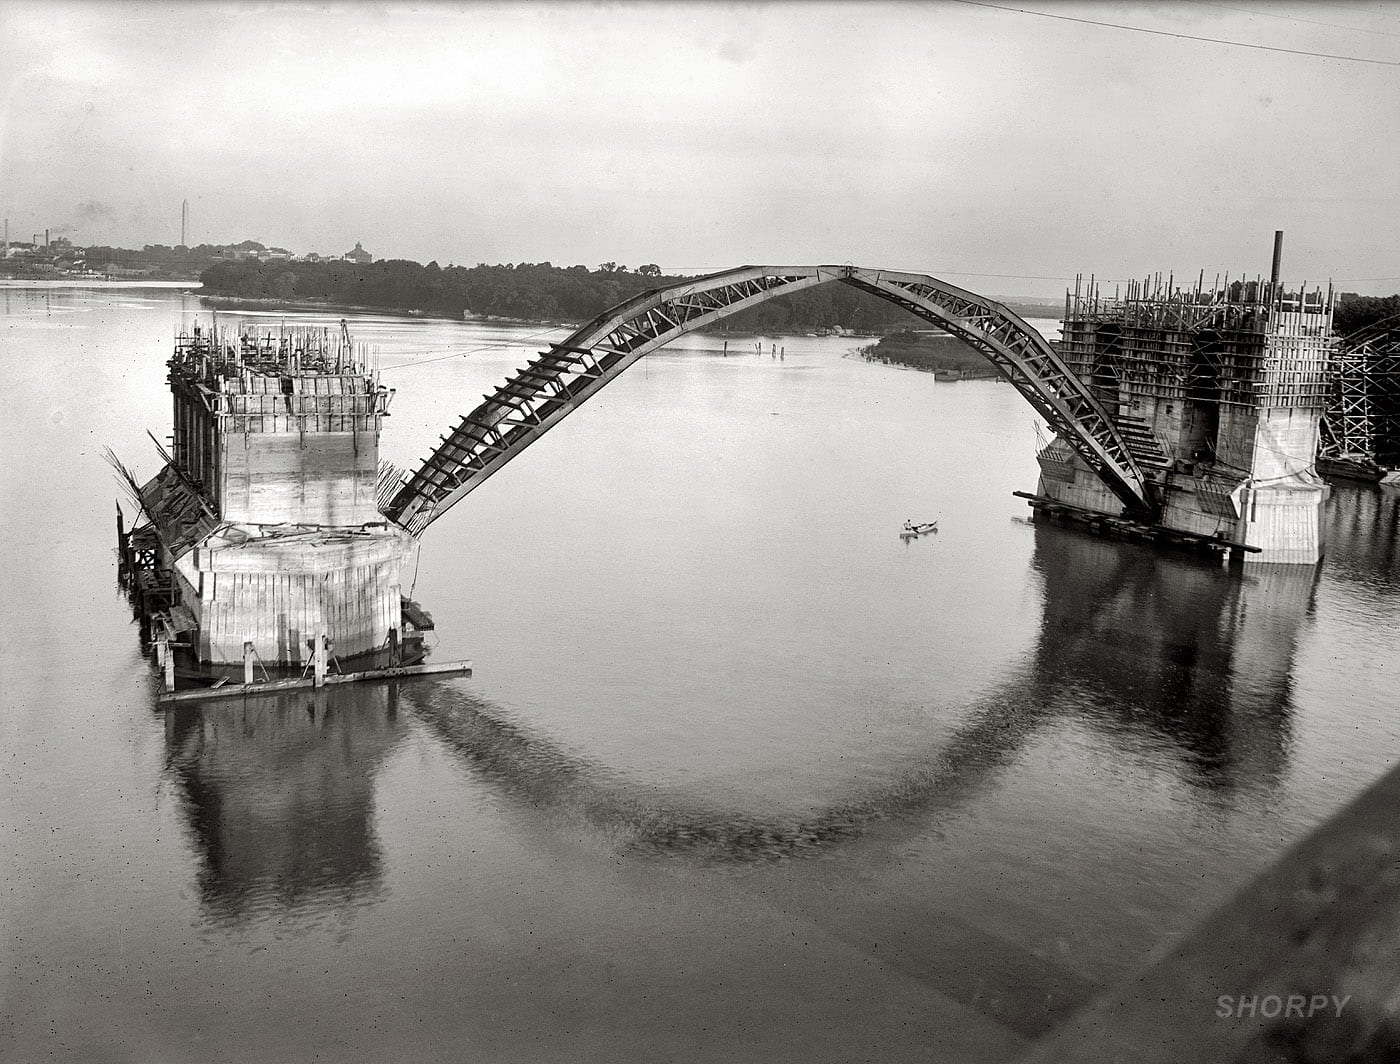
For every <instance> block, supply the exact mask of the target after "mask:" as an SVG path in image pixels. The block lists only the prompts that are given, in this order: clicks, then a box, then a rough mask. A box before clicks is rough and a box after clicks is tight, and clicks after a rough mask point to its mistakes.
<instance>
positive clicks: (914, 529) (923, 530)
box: [899, 521, 938, 539]
mask: <svg viewBox="0 0 1400 1064" xmlns="http://www.w3.org/2000/svg"><path fill="white" fill-rule="evenodd" d="M937 532H938V522H937V521H925V522H924V523H923V524H919V525H916V524H914V523H913V522H912V521H905V522H904V527H903V528H902V529H900V532H899V538H900V539H918V538H919V537H920V536H927V535H929V534H930V533H935V534H936V533H937Z"/></svg>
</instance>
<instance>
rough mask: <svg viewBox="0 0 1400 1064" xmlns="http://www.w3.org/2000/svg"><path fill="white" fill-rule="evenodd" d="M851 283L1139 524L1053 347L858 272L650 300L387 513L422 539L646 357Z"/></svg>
mask: <svg viewBox="0 0 1400 1064" xmlns="http://www.w3.org/2000/svg"><path fill="white" fill-rule="evenodd" d="M826 281H843V282H845V283H847V284H851V285H853V286H855V287H857V288H860V289H863V290H865V291H868V292H872V293H874V294H876V295H878V296H881V297H883V298H885V299H888V300H890V301H892V302H894V303H897V304H899V305H900V306H902V307H904V308H906V309H907V310H910V311H911V312H913V313H914V314H916V315H918V316H919V317H921V318H923V319H924V320H925V321H929V322H931V323H933V324H935V325H937V326H939V327H940V328H942V329H945V330H947V331H948V332H951V333H953V334H954V335H956V336H958V337H959V338H960V339H962V340H963V341H964V342H965V343H967V344H969V345H970V346H971V347H973V348H974V349H975V350H977V351H978V352H979V353H981V354H982V355H983V356H984V357H986V358H987V359H988V360H989V361H990V362H991V363H992V364H993V365H994V366H996V368H997V370H998V371H999V372H1000V373H1001V374H1002V375H1003V376H1005V377H1006V378H1007V379H1008V380H1010V381H1011V383H1012V384H1013V385H1014V386H1015V387H1016V389H1017V390H1018V391H1019V392H1020V393H1021V394H1022V395H1023V396H1025V397H1026V399H1027V400H1028V401H1029V402H1030V403H1031V405H1032V406H1033V407H1035V409H1036V411H1037V412H1039V413H1040V415H1041V416H1042V417H1044V418H1045V420H1046V421H1047V422H1048V423H1049V424H1050V426H1051V428H1053V429H1054V431H1055V432H1056V433H1057V434H1058V435H1060V436H1061V437H1062V438H1064V439H1065V440H1067V441H1068V442H1069V443H1070V444H1071V445H1073V446H1074V448H1075V450H1076V451H1077V452H1078V453H1079V455H1080V457H1081V458H1083V459H1084V461H1085V462H1086V463H1087V464H1088V465H1089V468H1090V469H1092V470H1093V471H1094V472H1095V473H1096V474H1097V475H1098V476H1099V477H1100V479H1102V480H1103V482H1104V483H1105V484H1106V485H1108V487H1109V488H1110V489H1111V490H1112V491H1113V492H1114V494H1115V495H1117V496H1118V498H1119V499H1121V500H1122V501H1123V503H1124V505H1125V506H1126V507H1127V508H1128V509H1129V510H1130V511H1133V512H1134V513H1138V514H1149V515H1150V514H1151V513H1152V512H1153V509H1154V504H1153V496H1152V493H1151V487H1150V486H1149V484H1148V482H1147V481H1146V479H1145V478H1144V477H1143V475H1142V473H1141V472H1140V470H1139V469H1138V467H1137V465H1136V464H1135V463H1134V461H1133V458H1132V455H1131V454H1129V452H1128V448H1127V445H1126V444H1125V443H1124V441H1123V438H1122V436H1121V435H1120V434H1119V433H1118V431H1117V429H1116V428H1115V427H1114V425H1113V422H1112V421H1111V420H1110V419H1109V417H1108V415H1107V413H1106V412H1105V411H1104V410H1103V408H1102V407H1101V406H1100V405H1099V403H1098V402H1097V401H1096V400H1095V399H1094V398H1093V397H1092V396H1091V395H1090V393H1089V391H1088V389H1087V387H1085V385H1084V384H1083V383H1082V382H1080V380H1079V379H1078V378H1077V377H1076V376H1075V375H1074V374H1073V373H1072V372H1071V371H1070V370H1069V369H1068V368H1067V367H1066V366H1065V364H1064V363H1063V362H1062V361H1061V360H1060V358H1059V357H1058V356H1057V355H1056V354H1055V352H1054V350H1053V349H1052V348H1051V347H1050V345H1049V344H1048V343H1047V342H1046V341H1045V340H1044V339H1043V338H1042V337H1041V336H1040V334H1039V333H1037V332H1035V330H1034V329H1032V328H1031V327H1030V326H1029V325H1027V324H1026V323H1025V322H1024V321H1022V320H1021V319H1020V318H1018V317H1016V315H1014V314H1012V313H1011V312H1010V311H1009V310H1007V309H1006V308H1005V307H1003V306H1001V305H1000V304H999V303H995V302H993V301H991V300H988V299H983V298H982V297H981V296H978V295H976V294H974V293H972V292H966V291H963V290H962V289H959V288H954V287H953V286H951V285H945V284H944V283H943V282H941V281H938V280H936V279H935V278H932V277H927V276H924V275H922V274H901V273H890V272H886V271H878V270H867V269H862V268H859V267H853V266H795V267H764V266H744V267H740V268H739V269H736V270H729V271H726V272H724V273H717V274H712V275H711V276H709V277H702V278H698V279H696V280H692V281H684V282H682V283H680V284H677V285H672V286H670V287H667V288H661V289H654V290H652V291H649V292H644V293H642V294H641V295H639V296H636V297H634V298H632V299H630V300H628V301H627V302H625V303H622V304H619V305H618V306H616V307H614V308H613V309H611V310H609V311H607V312H606V313H604V314H602V315H600V316H599V317H597V318H595V319H594V320H593V321H591V322H589V323H588V324H587V325H584V326H583V327H582V328H580V329H578V330H576V331H575V332H574V333H573V334H572V335H571V336H569V337H568V338H567V339H565V340H563V341H562V342H560V343H557V344H551V345H550V346H549V349H548V350H546V351H544V352H542V353H541V354H540V355H539V357H538V358H536V359H535V361H533V362H531V363H530V364H529V365H528V366H525V367H524V368H522V369H520V370H517V371H516V373H515V375H514V376H513V377H511V378H510V379H508V380H507V381H506V382H505V383H504V384H502V385H500V386H499V387H498V388H497V389H496V390H495V391H494V392H493V393H492V394H490V395H487V396H485V397H483V401H482V403H481V404H480V405H479V406H477V408H476V409H475V410H473V411H472V412H471V413H470V414H467V415H466V416H465V417H463V418H462V421H461V423H460V424H459V425H458V426H457V427H456V428H455V429H453V430H452V431H451V432H450V433H448V434H447V435H446V436H444V437H443V438H442V440H441V442H440V443H439V445H438V447H437V449H436V450H434V451H433V453H432V454H431V455H429V456H428V458H427V459H426V460H425V461H424V463H423V464H422V466H420V467H419V468H418V470H417V471H416V472H415V473H413V475H412V476H411V477H409V478H408V479H407V480H406V481H403V482H402V483H401V484H400V485H399V486H398V487H397V489H396V490H394V491H393V494H392V496H391V497H390V499H389V502H388V505H387V506H386V507H385V509H384V513H385V515H386V516H387V517H389V518H390V519H392V520H394V521H396V522H397V523H399V524H400V525H402V526H403V527H404V528H406V529H407V530H408V531H409V532H412V533H413V534H414V535H418V534H420V533H422V531H423V530H424V529H425V528H427V527H428V525H429V524H431V523H432V522H433V521H435V520H436V519H437V518H439V517H441V516H442V515H443V514H444V513H446V512H447V510H448V509H449V508H450V507H451V506H453V505H454V504H456V503H457V502H458V501H459V500H461V499H462V498H463V497H465V496H466V495H467V494H468V493H470V492H471V491H473V490H474V489H475V488H476V487H478V486H479V485H480V484H482V483H483V482H484V481H485V480H486V479H487V478H489V477H490V476H491V475H492V474H493V473H495V472H496V471H497V470H499V469H500V468H501V467H502V466H504V465H505V464H506V463H507V462H509V461H510V460H511V459H512V458H514V457H515V456H516V455H517V454H519V453H520V452H521V451H523V450H524V449H525V448H526V447H528V446H529V445H530V444H532V443H534V442H535V440H537V439H539V438H540V437H541V436H543V435H544V434H545V433H546V432H548V431H549V430H550V429H551V428H553V427H554V426H555V425H556V424H558V423H559V422H560V421H561V420H563V419H564V418H565V417H566V416H568V414H569V413H571V412H572V411H573V410H574V409H576V408H577V407H578V406H579V405H581V404H582V403H584V402H586V401H587V400H588V399H591V398H592V397H593V396H594V395H596V394H597V393H598V392H599V391H600V390H601V389H602V388H603V387H604V386H605V385H607V384H608V383H610V382H611V381H613V380H615V379H616V378H617V377H618V376H619V375H620V374H621V373H622V372H623V371H624V370H626V369H627V368H628V367H629V366H632V365H633V364H635V363H636V362H637V361H638V360H639V359H641V358H642V357H643V356H645V355H647V354H649V353H650V352H652V351H655V350H656V349H657V348H659V347H662V346H664V345H665V344H667V343H669V342H671V341H672V340H674V339H676V338H677V337H679V336H681V335H683V334H685V333H687V332H690V331H692V330H694V329H698V328H701V327H703V326H706V325H709V324H711V323H712V322H715V321H718V320H719V319H721V318H724V317H727V316H728V315H730V314H734V313H736V312H738V311H740V310H743V309H745V308H746V307H751V306H754V305H756V304H758V303H761V302H763V301H764V300H767V299H771V298H772V297H773V296H776V295H781V294H783V293H785V292H796V291H799V290H801V289H803V288H810V287H811V286H813V285H816V284H822V283H824V282H826Z"/></svg>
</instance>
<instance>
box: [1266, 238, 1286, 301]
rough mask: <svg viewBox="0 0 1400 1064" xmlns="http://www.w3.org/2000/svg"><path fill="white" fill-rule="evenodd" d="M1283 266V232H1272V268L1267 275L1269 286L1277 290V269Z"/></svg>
mask: <svg viewBox="0 0 1400 1064" xmlns="http://www.w3.org/2000/svg"><path fill="white" fill-rule="evenodd" d="M1282 265H1283V230H1282V229H1275V230H1274V268H1273V270H1271V271H1270V273H1269V284H1270V285H1271V286H1272V287H1273V288H1278V272H1279V267H1280V266H1282Z"/></svg>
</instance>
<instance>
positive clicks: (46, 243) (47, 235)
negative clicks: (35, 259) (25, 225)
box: [44, 229, 49, 247]
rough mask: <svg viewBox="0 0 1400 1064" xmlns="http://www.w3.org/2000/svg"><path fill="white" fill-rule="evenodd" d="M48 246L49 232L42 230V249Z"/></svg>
mask: <svg viewBox="0 0 1400 1064" xmlns="http://www.w3.org/2000/svg"><path fill="white" fill-rule="evenodd" d="M48 246H49V231H48V230H47V229H45V230H44V247H48Z"/></svg>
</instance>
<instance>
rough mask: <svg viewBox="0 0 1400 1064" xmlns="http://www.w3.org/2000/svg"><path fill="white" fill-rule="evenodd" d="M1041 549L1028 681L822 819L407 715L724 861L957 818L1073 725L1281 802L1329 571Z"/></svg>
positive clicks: (497, 719) (1214, 785) (590, 807)
mask: <svg viewBox="0 0 1400 1064" xmlns="http://www.w3.org/2000/svg"><path fill="white" fill-rule="evenodd" d="M1036 535H1037V539H1036V557H1035V565H1036V567H1037V569H1038V570H1039V571H1040V572H1041V574H1042V586H1043V589H1044V595H1045V600H1044V620H1043V623H1042V627H1041V635H1040V640H1039V644H1038V646H1037V648H1036V651H1035V653H1034V655H1033V656H1032V658H1031V660H1030V663H1029V665H1028V666H1027V668H1026V669H1024V670H1022V671H1019V672H1017V673H1015V674H1013V675H1012V676H1010V677H1008V679H1007V680H1006V681H1005V682H1004V683H1003V684H1002V685H1001V686H1000V687H999V688H998V689H997V690H996V691H995V692H994V693H993V694H992V695H991V696H989V697H987V698H985V699H982V700H981V701H980V702H979V703H977V704H976V705H975V706H973V707H972V708H971V710H970V711H969V712H968V713H967V715H966V722H965V723H964V724H963V725H962V726H961V727H960V728H959V729H957V730H956V731H955V733H954V734H953V736H952V737H951V739H950V740H949V741H947V742H946V743H944V744H942V745H941V746H940V747H939V748H938V749H937V750H935V751H931V752H930V753H928V754H927V755H926V756H925V757H924V758H923V759H922V760H921V761H920V763H918V764H917V765H915V766H914V767H913V768H911V769H910V770H908V771H907V772H905V773H904V774H903V775H902V776H900V777H898V778H896V779H895V780H893V781H891V782H889V783H887V784H883V785H880V786H878V787H874V788H866V789H861V788H859V786H857V787H856V789H855V790H854V791H853V793H852V794H851V795H850V796H849V797H847V798H845V799H842V800H838V801H835V802H833V803H831V804H830V805H828V806H827V807H826V808H824V809H821V810H819V811H817V812H816V813H815V814H813V815H809V816H792V817H782V816H773V815H770V814H766V813H754V812H749V811H743V810H726V809H721V808H717V807H712V806H708V805H706V804H704V803H702V802H698V801H695V800H691V799H685V798H681V797H680V796H678V795H675V794H669V793H666V792H664V791H661V790H657V789H654V788H650V787H647V786H643V785H640V784H637V783H635V782H633V781H629V780H626V779H623V778H620V777H619V776H617V775H616V774H615V773H613V772H610V771H609V770H607V769H606V768H605V767H604V766H602V765H600V764H598V763H596V762H593V761H590V760H588V759H586V758H582V757H578V756H577V755H575V754H573V753H571V752H569V751H567V750H564V749H562V748H560V747H558V746H556V745H554V744H553V743H551V742H550V741H549V740H548V739H545V738H543V737H540V736H537V735H533V734H531V733H530V732H529V731H528V730H527V729H526V728H524V727H521V726H519V725H516V724H514V723H511V722H509V721H506V720H503V719H502V718H501V716H500V713H499V711H498V710H497V709H496V708H495V707H494V706H491V705H490V704H488V703H485V702H482V701H480V700H478V699H476V698H474V697H473V696H471V695H469V694H467V693H466V692H465V691H464V690H461V689H459V688H458V687H456V686H454V685H452V684H451V683H449V682H441V683H435V684H422V685H416V686H415V687H413V688H412V689H405V692H404V698H405V706H406V707H408V708H411V709H412V710H413V711H414V713H415V715H417V716H418V717H420V718H421V719H423V720H425V721H426V722H427V723H429V724H430V725H431V726H432V727H433V729H434V730H435V731H437V732H438V734H439V735H440V736H442V738H443V739H444V740H446V741H447V742H448V743H449V744H450V745H451V746H452V747H453V748H454V749H455V750H456V751H457V752H458V753H459V754H460V755H461V756H462V757H463V758H464V759H465V760H466V761H467V762H468V763H469V764H470V765H471V766H472V768H473V769H474V770H475V771H476V772H478V773H480V774H481V775H483V776H485V777H486V778H488V779H489V780H491V781H492V783H493V784H494V785H496V786H498V787H499V788H501V789H502V790H503V791H505V792H507V793H509V794H512V795H514V796H515V797H516V798H518V799H519V800H520V802H521V804H522V805H527V806H531V807H535V808H542V809H546V810H550V811H552V812H553V813H556V814H560V815H563V816H566V817H571V818H576V819H578V820H580V821H582V822H584V823H585V824H587V825H588V826H590V827H591V828H592V829H594V830H596V831H598V832H600V833H601V834H603V835H604V836H605V837H608V838H610V839H612V840H613V841H614V842H615V843H616V844H618V845H619V846H622V847H624V848H628V849H634V850H639V851H642V852H656V853H674V852H692V853H695V854H697V855H699V856H702V857H706V858H711V859H715V860H753V859H766V858H782V857H795V856H804V855H809V854H814V853H817V852H819V851H821V850H824V849H827V848H830V847H832V846H835V845H839V844H841V843H842V842H844V841H847V840H849V839H852V838H854V837H856V836H858V835H859V834H861V833H862V832H863V831H864V830H865V829H866V828H867V827H868V826H870V825H872V824H874V823H877V822H880V821H886V820H897V819H901V818H905V817H918V818H923V817H926V816H927V815H929V814H931V813H937V812H940V811H949V810H952V809H955V808H957V807H958V806H960V805H961V804H963V803H964V802H966V801H967V800H968V799H969V798H970V797H971V796H972V795H974V794H976V793H978V791H979V790H980V789H982V788H983V787H985V786H987V785H989V784H990V783H992V782H994V781H995V780H996V778H997V777H998V775H999V773H1000V772H1001V771H1002V770H1003V769H1005V768H1007V767H1008V766H1010V765H1011V764H1013V763H1014V762H1015V761H1016V759H1017V758H1018V757H1019V756H1020V754H1021V752H1022V751H1023V750H1024V748H1025V747H1026V745H1027V744H1028V743H1029V742H1030V741H1031V739H1032V738H1033V737H1034V736H1035V735H1037V734H1038V733H1039V732H1040V731H1041V730H1042V729H1043V728H1045V727H1049V726H1051V725H1053V724H1054V723H1055V722H1057V721H1060V720H1066V719H1073V720H1076V721H1084V722H1087V723H1088V724H1090V725H1091V726H1092V727H1094V728H1095V729H1096V730H1097V731H1098V732H1099V733H1100V734H1103V735H1105V736H1106V737H1108V738H1109V739H1111V740H1112V741H1113V742H1115V743H1119V744H1123V745H1124V746H1125V747H1126V748H1129V749H1138V750H1148V751H1151V752H1153V753H1154V755H1155V756H1156V757H1158V758H1159V759H1163V758H1164V759H1167V760H1170V761H1173V762H1175V763H1176V764H1178V765H1180V766H1181V769H1182V775H1183V778H1184V779H1185V780H1186V781H1187V782H1188V783H1189V784H1191V785H1193V786H1197V787H1201V788H1205V789H1208V790H1210V791H1212V792H1215V793H1217V794H1222V795H1228V794H1230V793H1233V792H1236V791H1254V792H1257V791H1260V790H1269V789H1271V788H1273V787H1274V786H1275V785H1276V784H1277V782H1278V780H1279V779H1280V777H1281V775H1282V771H1283V768H1284V761H1285V758H1286V755H1287V749H1288V744H1289V735H1290V726H1291V725H1290V716H1289V705H1290V691H1289V683H1290V680H1289V670H1290V668H1291V664H1292V650H1293V646H1294V643H1295V641H1296V638H1297V632H1298V628H1299V624H1300V622H1301V620H1302V618H1303V617H1304V616H1305V615H1306V614H1307V611H1308V609H1309V607H1310V603H1311V596H1312V588H1313V580H1314V578H1315V574H1314V571H1313V570H1311V569H1309V570H1306V571H1305V572H1298V571H1295V570H1293V569H1291V568H1290V569H1278V570H1277V571H1273V570H1275V569H1277V567H1270V570H1271V571H1269V572H1266V573H1264V574H1262V575H1260V576H1245V577H1243V578H1241V577H1237V576H1232V575H1231V574H1229V573H1228V572H1226V571H1224V570H1222V569H1221V567H1220V566H1218V565H1214V566H1207V565H1204V564H1196V563H1194V562H1192V561H1190V560H1185V559H1182V560H1177V559H1163V558H1158V557H1155V556H1154V555H1152V554H1149V553H1147V552H1145V551H1140V550H1136V549H1134V548H1132V547H1127V546H1124V545H1122V544H1115V543H1112V542H1107V541H1101V540H1095V539H1092V538H1089V537H1085V536H1081V535H1075V534H1074V533H1072V532H1068V531H1065V530H1063V529H1058V528H1055V527H1053V526H1038V528H1037V534H1036Z"/></svg>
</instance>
